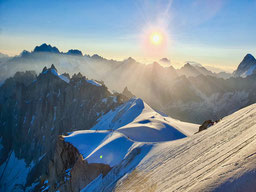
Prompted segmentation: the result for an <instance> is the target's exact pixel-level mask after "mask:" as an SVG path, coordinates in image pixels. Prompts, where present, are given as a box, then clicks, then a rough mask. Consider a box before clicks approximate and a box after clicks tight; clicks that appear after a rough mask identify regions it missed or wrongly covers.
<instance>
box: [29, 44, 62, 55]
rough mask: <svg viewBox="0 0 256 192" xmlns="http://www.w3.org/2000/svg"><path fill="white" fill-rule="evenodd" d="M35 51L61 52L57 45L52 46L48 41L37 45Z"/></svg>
mask: <svg viewBox="0 0 256 192" xmlns="http://www.w3.org/2000/svg"><path fill="white" fill-rule="evenodd" d="M33 52H48V53H60V51H59V49H58V48H57V47H52V46H51V45H50V44H49V45H47V44H46V43H44V44H42V45H40V46H36V47H35V49H34V51H33Z"/></svg>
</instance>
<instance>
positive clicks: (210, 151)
mask: <svg viewBox="0 0 256 192" xmlns="http://www.w3.org/2000/svg"><path fill="white" fill-rule="evenodd" d="M255 152H256V104H254V105H251V106H249V107H246V108H244V109H242V110H239V111H237V112H235V113H233V114H231V115H229V116H227V117H225V118H223V119H222V120H221V121H220V122H219V123H217V124H216V125H214V126H212V127H211V128H209V129H208V130H206V131H203V132H200V133H198V134H195V135H193V136H192V137H187V138H186V139H182V140H177V141H173V142H166V143H159V144H156V145H154V147H153V148H152V149H151V150H150V151H149V153H148V154H147V155H146V156H145V157H144V158H143V159H142V160H141V161H140V163H139V165H138V166H137V167H136V169H135V170H134V171H133V172H131V173H130V174H129V175H126V176H125V177H123V178H122V179H120V180H119V181H118V183H117V184H116V185H115V186H114V191H151V190H153V189H154V190H153V191H168V192H169V191H192V192H194V191H195V192H200V191H231V192H233V191H239V192H244V191H246V192H254V191H256V183H255V180H256V164H255V162H256V153H255ZM101 183H107V178H103V179H102V181H101ZM104 187H105V186H104ZM87 189H96V191H97V190H99V191H100V189H103V185H100V184H99V185H98V186H95V185H94V186H92V185H90V186H88V187H87Z"/></svg>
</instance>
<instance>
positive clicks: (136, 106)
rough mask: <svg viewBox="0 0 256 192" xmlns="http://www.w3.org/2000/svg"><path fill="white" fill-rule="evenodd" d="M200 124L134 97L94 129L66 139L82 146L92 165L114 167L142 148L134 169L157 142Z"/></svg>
mask: <svg viewBox="0 0 256 192" xmlns="http://www.w3.org/2000/svg"><path fill="white" fill-rule="evenodd" d="M198 127H199V125H197V124H191V123H184V122H181V121H178V120H175V119H172V118H170V117H167V116H163V115H161V114H160V113H158V112H156V111H154V110H153V109H152V108H150V107H149V106H148V105H147V104H146V103H145V102H143V101H142V100H141V99H137V98H133V99H131V100H130V101H128V102H127V103H125V104H123V105H121V106H119V107H117V108H116V109H115V110H114V111H110V112H108V113H107V114H105V115H104V116H102V117H101V118H100V119H99V120H98V123H97V124H96V125H95V126H94V127H93V128H92V129H91V130H84V131H75V132H73V133H71V134H70V135H68V136H65V137H64V140H65V142H68V143H71V144H72V145H73V146H74V147H75V148H76V149H78V151H79V152H80V154H81V155H82V156H83V158H84V159H85V160H87V162H88V163H89V164H90V163H99V164H107V165H110V167H116V166H118V165H119V164H120V163H121V162H122V161H124V160H126V159H127V158H128V156H129V155H130V154H131V153H132V152H133V151H134V150H136V149H140V150H141V153H140V154H141V155H140V157H139V158H135V159H134V161H133V162H132V166H131V167H130V169H132V168H134V166H135V165H136V164H138V163H139V162H140V160H141V159H142V158H143V157H144V156H145V155H146V153H147V151H148V150H149V149H150V148H151V147H153V146H154V145H155V144H156V143H159V142H166V141H172V140H177V139H182V138H185V137H186V136H190V135H192V134H194V133H195V132H197V131H198ZM124 173H126V171H123V173H122V174H124Z"/></svg>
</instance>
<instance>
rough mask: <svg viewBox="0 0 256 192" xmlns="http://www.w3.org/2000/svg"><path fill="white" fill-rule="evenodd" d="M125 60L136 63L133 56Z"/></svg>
mask: <svg viewBox="0 0 256 192" xmlns="http://www.w3.org/2000/svg"><path fill="white" fill-rule="evenodd" d="M124 62H126V63H136V60H135V59H133V58H132V57H129V58H128V59H125V60H124Z"/></svg>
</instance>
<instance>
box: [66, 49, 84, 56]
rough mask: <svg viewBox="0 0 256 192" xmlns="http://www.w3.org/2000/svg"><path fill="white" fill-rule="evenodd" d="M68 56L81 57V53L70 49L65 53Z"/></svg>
mask: <svg viewBox="0 0 256 192" xmlns="http://www.w3.org/2000/svg"><path fill="white" fill-rule="evenodd" d="M67 54H68V55H77V56H83V53H82V52H81V51H80V50H77V49H70V50H69V51H68V52H67Z"/></svg>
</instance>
